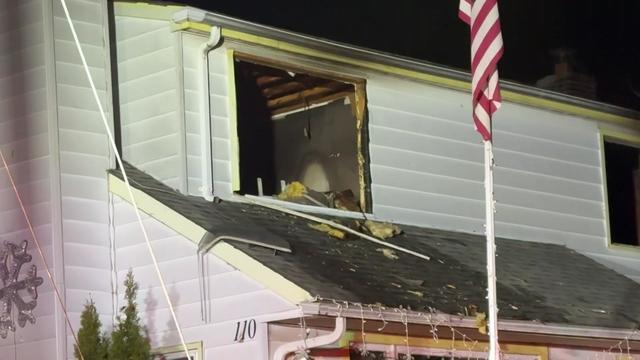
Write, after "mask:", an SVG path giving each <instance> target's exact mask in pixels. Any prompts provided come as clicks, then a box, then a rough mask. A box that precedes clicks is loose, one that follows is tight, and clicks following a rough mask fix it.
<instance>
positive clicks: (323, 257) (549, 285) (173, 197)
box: [112, 165, 640, 328]
mask: <svg viewBox="0 0 640 360" xmlns="http://www.w3.org/2000/svg"><path fill="white" fill-rule="evenodd" d="M126 170H127V174H128V175H129V178H130V180H131V182H132V185H133V186H134V187H136V188H138V189H140V190H142V191H144V192H145V193H147V194H148V195H150V196H152V197H153V198H155V199H156V200H158V201H160V202H162V203H163V204H164V205H166V206H168V207H169V208H171V209H173V210H175V211H176V212H178V213H180V214H182V215H183V216H185V217H187V218H189V219H190V220H192V221H193V222H195V223H197V224H198V225H200V226H202V227H203V228H205V229H208V230H209V231H211V232H212V233H214V234H217V235H218V234H221V231H223V232H225V234H226V235H231V234H230V233H229V232H231V233H234V234H233V235H245V236H261V239H260V240H264V239H267V240H266V241H267V242H277V243H278V244H280V245H282V244H286V243H288V244H289V246H290V248H291V250H292V252H291V253H286V252H274V251H273V250H269V249H265V248H262V247H257V246H251V245H246V244H239V243H234V244H233V245H234V246H235V247H237V248H238V249H240V250H241V251H243V252H244V253H246V254H247V255H249V256H251V257H253V258H254V259H256V260H258V261H259V262H261V263H262V264H264V265H265V266H267V267H269V268H270V269H272V270H274V271H275V272H277V273H279V274H281V275H282V276H284V277H285V278H287V279H288V280H290V281H292V282H293V283H295V284H296V285H298V286H300V287H301V288H303V289H305V290H307V291H308V292H309V293H311V294H312V295H317V296H319V297H321V298H324V299H336V300H341V301H352V302H359V303H363V304H377V303H378V304H382V305H385V306H389V307H399V306H403V307H409V308H411V309H413V310H418V311H420V310H423V309H425V308H427V307H432V308H435V309H437V310H439V311H442V312H445V313H450V314H464V313H465V307H470V306H474V305H475V306H477V308H478V309H479V310H480V311H484V309H485V308H486V305H485V303H486V301H485V289H486V285H485V284H486V275H485V269H486V268H485V241H484V237H482V236H479V235H473V234H466V233H459V232H452V231H444V230H436V229H427V228H420V227H415V226H404V225H403V226H402V229H403V234H401V235H399V236H396V237H394V238H392V239H390V240H389V241H390V242H393V243H395V244H398V245H401V246H404V247H406V248H409V249H411V250H415V251H418V252H420V253H424V254H426V255H429V256H430V257H431V260H430V261H425V260H422V259H419V258H417V257H414V256H411V255H406V254H403V253H400V252H396V255H397V256H398V258H397V259H395V260H394V259H390V258H388V257H385V256H384V255H383V254H382V252H381V251H379V249H380V248H381V246H380V245H377V244H374V243H372V242H369V241H366V240H362V239H353V240H337V239H334V238H331V237H329V236H327V235H326V234H324V233H322V232H319V231H317V230H314V229H311V228H310V227H309V226H308V224H309V222H308V221H307V220H305V219H302V218H299V217H295V216H291V215H287V214H283V213H280V212H277V211H274V210H270V209H267V208H264V207H260V206H257V205H250V204H243V203H237V202H231V201H223V202H220V203H212V202H207V201H205V200H204V199H202V198H199V197H194V196H185V195H182V194H180V193H178V192H175V191H173V190H172V189H170V188H168V187H167V186H165V185H163V184H162V183H160V182H159V181H157V180H155V179H154V178H152V177H151V176H149V175H147V174H145V173H143V172H142V171H140V170H138V169H136V168H134V167H132V166H129V165H127V169H126ZM112 173H113V174H115V175H116V176H120V172H119V171H112ZM334 220H337V221H341V222H343V223H346V222H347V221H352V220H349V219H338V218H334ZM497 251H498V257H497V259H496V261H497V271H498V273H497V276H498V304H499V308H500V313H499V316H500V318H501V319H511V320H535V321H541V322H552V323H560V324H572V325H588V326H600V327H610V328H638V327H639V326H640V302H639V301H637V300H638V299H640V284H638V283H636V282H634V281H632V280H630V279H628V278H627V277H625V276H623V275H620V274H618V273H616V272H615V271H613V270H611V269H609V268H607V267H605V266H603V265H601V264H599V263H597V262H595V261H594V260H592V259H590V258H588V257H586V256H584V255H581V254H579V253H576V252H575V251H573V250H570V249H568V248H566V247H564V246H559V245H552V244H543V243H535V242H527V241H518V240H508V239H497Z"/></svg>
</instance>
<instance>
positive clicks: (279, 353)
mask: <svg viewBox="0 0 640 360" xmlns="http://www.w3.org/2000/svg"><path fill="white" fill-rule="evenodd" d="M346 330H347V319H346V318H344V317H336V327H335V328H334V329H333V331H332V332H330V333H329V334H326V335H320V336H317V337H314V338H311V339H306V340H304V339H303V340H297V341H293V342H290V343H286V344H282V345H280V346H279V347H278V348H277V349H276V352H275V353H274V354H273V360H285V359H286V356H287V355H288V354H291V353H292V352H295V351H299V350H307V349H313V348H316V347H320V346H325V345H330V344H333V343H335V342H337V341H339V340H340V339H341V338H342V336H343V335H344V333H345V331H346Z"/></svg>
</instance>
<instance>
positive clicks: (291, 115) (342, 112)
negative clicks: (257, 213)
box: [234, 54, 370, 211]
mask: <svg viewBox="0 0 640 360" xmlns="http://www.w3.org/2000/svg"><path fill="white" fill-rule="evenodd" d="M234 59H235V61H234V66H235V86H236V104H237V126H238V128H237V131H238V142H239V160H240V164H239V170H240V189H239V192H240V193H241V194H251V195H263V196H277V197H278V198H280V199H281V200H287V201H294V202H298V203H303V204H307V205H317V206H325V207H330V208H338V209H341V210H349V211H369V210H370V209H369V204H370V201H368V197H369V190H368V188H369V186H368V183H369V181H368V164H367V163H368V162H367V151H366V145H365V143H366V138H367V137H366V126H365V101H366V100H365V95H364V81H362V80H358V79H349V80H346V79H337V78H336V77H331V76H327V75H324V74H323V75H319V74H316V73H310V72H308V71H306V70H302V69H299V68H295V67H293V66H288V65H281V64H276V63H273V62H268V61H265V60H263V59H257V58H254V57H252V56H249V55H241V54H235V56H234Z"/></svg>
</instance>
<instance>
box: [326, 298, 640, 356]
mask: <svg viewBox="0 0 640 360" xmlns="http://www.w3.org/2000/svg"><path fill="white" fill-rule="evenodd" d="M315 299H316V301H327V302H331V303H333V304H334V305H335V306H336V307H337V310H336V311H337V313H338V316H340V317H341V316H343V311H344V309H348V308H349V305H353V306H357V307H358V308H359V309H360V318H361V320H362V321H363V322H366V317H365V314H364V310H365V307H368V310H369V312H370V313H371V314H373V315H374V316H375V317H376V318H377V319H379V320H380V321H381V322H382V326H380V327H379V328H377V331H378V332H382V331H383V330H384V329H385V328H386V326H387V324H388V323H389V320H387V319H386V318H385V317H384V313H383V310H384V311H393V312H395V313H397V314H399V315H400V322H401V323H402V324H403V325H404V327H405V334H404V339H403V342H404V344H405V347H406V352H407V354H406V355H407V357H406V359H411V358H412V355H411V348H410V346H409V328H408V325H409V324H408V323H409V322H408V316H409V314H408V310H407V309H404V308H402V307H399V308H387V307H385V306H383V305H380V304H369V305H365V304H361V303H356V302H348V301H337V300H335V299H326V298H321V297H316V298H315ZM343 304H344V306H343ZM409 310H410V309H409ZM427 310H428V312H427V313H422V312H418V313H417V314H416V315H417V317H419V318H421V319H424V322H425V323H426V326H427V328H428V331H427V334H429V335H430V336H431V338H432V339H433V341H434V342H435V343H436V344H437V343H439V340H440V338H439V335H438V329H439V328H442V327H445V328H447V329H448V330H449V331H450V332H451V334H452V335H451V349H450V351H451V353H450V356H451V358H452V359H455V358H460V357H461V356H464V355H461V354H459V353H457V352H458V351H460V349H458V348H457V347H456V339H457V340H458V341H457V343H458V344H460V342H462V347H463V348H464V351H465V352H466V359H467V360H471V359H476V360H484V359H486V357H484V356H482V355H481V354H483V353H485V354H486V353H488V351H489V348H488V346H484V347H482V348H479V345H480V344H482V343H481V342H480V341H479V340H476V339H474V338H472V337H470V336H469V335H467V334H466V333H464V332H462V331H460V330H458V329H456V328H455V327H454V325H453V324H452V323H451V321H450V320H448V319H447V318H445V317H442V316H437V315H438V311H437V310H436V309H435V308H432V307H428V308H427ZM376 312H377V314H376ZM361 330H362V349H367V344H366V343H365V336H366V334H365V333H364V326H363V327H362V329H361ZM638 334H640V329H635V330H633V331H631V332H630V333H629V334H628V335H627V336H625V337H624V338H623V339H622V340H620V341H618V342H616V343H615V344H613V345H611V346H610V347H609V348H608V349H606V350H603V351H602V352H601V353H600V352H595V354H594V357H593V358H592V359H595V360H599V359H601V357H600V356H601V355H600V354H602V355H603V356H604V359H603V360H607V359H610V358H611V356H615V357H616V359H622V358H624V359H625V360H632V359H633V357H632V353H631V351H632V347H631V343H630V340H632V339H633V338H634V337H635V336H636V335H638ZM460 339H461V341H460ZM483 343H484V342H483ZM500 355H501V356H503V355H504V354H503V353H502V352H501V354H500Z"/></svg>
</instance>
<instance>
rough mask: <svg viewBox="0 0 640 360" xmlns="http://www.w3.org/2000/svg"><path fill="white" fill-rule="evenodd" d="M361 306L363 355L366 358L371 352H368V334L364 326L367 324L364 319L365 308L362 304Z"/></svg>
mask: <svg viewBox="0 0 640 360" xmlns="http://www.w3.org/2000/svg"><path fill="white" fill-rule="evenodd" d="M359 305H360V319H361V320H362V355H364V356H366V355H367V354H368V353H369V352H368V351H367V334H366V333H365V331H364V324H365V323H366V322H367V321H366V320H365V319H364V308H363V307H362V304H359Z"/></svg>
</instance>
